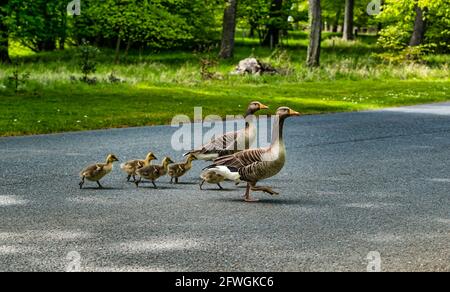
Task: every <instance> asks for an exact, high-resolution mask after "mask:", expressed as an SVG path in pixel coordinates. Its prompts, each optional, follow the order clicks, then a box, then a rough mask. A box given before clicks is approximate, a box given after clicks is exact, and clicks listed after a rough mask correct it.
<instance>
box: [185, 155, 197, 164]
mask: <svg viewBox="0 0 450 292" xmlns="http://www.w3.org/2000/svg"><path fill="white" fill-rule="evenodd" d="M194 160H197V157H195V155H194V154H189V155H188V157H187V158H186V161H187V162H189V163H190V162H192V161H194Z"/></svg>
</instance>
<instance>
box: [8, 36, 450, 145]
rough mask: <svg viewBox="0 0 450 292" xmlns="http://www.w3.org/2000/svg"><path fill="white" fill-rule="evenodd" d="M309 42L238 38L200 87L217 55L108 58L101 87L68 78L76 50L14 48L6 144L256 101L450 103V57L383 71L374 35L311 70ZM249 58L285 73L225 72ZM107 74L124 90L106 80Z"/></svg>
mask: <svg viewBox="0 0 450 292" xmlns="http://www.w3.org/2000/svg"><path fill="white" fill-rule="evenodd" d="M306 42H307V41H306V35H303V34H296V35H293V36H291V39H289V40H288V41H286V43H285V48H284V49H282V50H277V52H275V53H273V52H271V51H270V50H268V49H261V48H259V47H258V46H257V42H256V40H251V39H246V38H245V39H244V38H240V39H238V48H237V51H236V56H235V58H234V59H233V60H229V61H226V62H220V63H219V64H218V65H217V66H214V67H212V68H211V71H213V72H218V73H219V74H221V75H222V77H221V78H220V79H218V80H202V78H201V75H200V69H199V67H200V65H199V58H205V57H207V56H209V55H215V52H213V53H211V54H206V53H199V54H197V53H192V52H158V53H155V52H144V53H141V54H140V53H139V52H131V53H130V55H129V56H128V57H127V58H123V59H122V60H121V63H120V64H119V65H114V64H113V63H112V60H111V58H112V57H111V56H112V55H113V52H111V51H108V50H102V53H101V55H100V56H99V57H98V71H97V73H96V77H97V78H98V80H100V82H99V83H98V84H96V85H87V84H84V83H82V82H79V81H73V80H71V77H72V76H76V77H78V76H80V72H79V61H78V58H77V56H76V51H75V49H70V48H69V49H67V50H66V51H63V52H53V53H40V54H32V53H27V52H26V50H24V49H23V48H17V51H18V53H17V54H16V60H18V61H19V62H20V64H21V65H20V66H19V70H20V71H21V72H29V73H30V80H29V81H27V82H26V83H25V84H24V86H23V87H22V88H21V90H20V91H19V92H18V93H15V92H14V91H13V90H12V89H10V88H9V87H7V86H6V82H5V81H4V80H6V79H7V78H8V76H11V74H12V71H13V67H6V66H4V67H0V136H12V135H29V134H43V133H54V132H64V131H80V130H90V129H101V128H112V127H132V126H144V125H160V124H168V123H170V121H171V120H172V118H173V117H174V116H175V115H177V114H186V115H188V116H191V117H192V116H193V113H194V111H193V108H194V107H195V106H201V107H203V113H204V115H209V114H216V115H220V116H225V115H228V114H232V115H236V114H242V113H243V107H245V106H246V104H247V103H248V102H250V101H252V100H259V101H261V102H264V103H267V104H268V105H270V106H271V112H274V110H275V109H276V108H277V107H278V106H281V105H287V106H291V107H292V108H295V109H296V110H298V111H300V112H302V113H304V114H320V113H328V112H341V111H359V110H372V109H379V108H383V107H390V106H399V105H412V104H419V103H431V102H440V101H447V100H450V94H449V93H450V79H449V74H448V68H449V64H450V60H449V57H448V56H429V57H428V58H427V59H426V61H425V62H422V63H418V64H414V63H408V64H386V63H382V62H380V61H379V60H378V59H377V58H376V57H374V55H373V54H374V53H376V52H377V48H376V46H375V44H374V38H373V37H370V36H365V37H362V38H360V39H359V40H358V41H356V42H352V43H343V42H341V41H340V40H339V39H336V38H333V35H332V34H330V35H326V36H325V40H324V43H323V47H324V48H323V56H322V66H321V68H319V69H315V70H309V69H307V68H305V66H304V59H305V54H306V47H305V46H306ZM250 55H254V56H257V57H258V58H261V59H263V60H264V61H267V62H270V63H271V64H273V65H275V66H276V67H278V68H282V69H283V72H284V74H283V75H281V76H255V77H252V76H243V77H241V76H230V75H229V74H228V73H229V72H230V71H231V70H232V69H233V67H234V66H235V65H236V63H237V62H238V61H239V60H240V59H242V58H245V57H248V56H250ZM111 73H114V75H116V76H118V77H120V78H123V79H124V80H125V83H120V84H111V83H109V82H107V81H106V80H107V78H108V75H110V74H111ZM72 79H73V78H72ZM2 83H3V85H2Z"/></svg>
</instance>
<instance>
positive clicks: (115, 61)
mask: <svg viewBox="0 0 450 292" xmlns="http://www.w3.org/2000/svg"><path fill="white" fill-rule="evenodd" d="M120 43H121V39H120V34H119V36H118V37H117V42H116V56H115V57H114V64H119V58H120Z"/></svg>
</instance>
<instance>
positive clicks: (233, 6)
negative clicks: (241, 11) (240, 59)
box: [220, 0, 238, 59]
mask: <svg viewBox="0 0 450 292" xmlns="http://www.w3.org/2000/svg"><path fill="white" fill-rule="evenodd" d="M237 5H238V3H237V0H226V2H225V11H224V14H223V31H222V46H221V49H220V57H221V58H223V59H228V58H232V57H233V54H234V36H235V33H236V14H237Z"/></svg>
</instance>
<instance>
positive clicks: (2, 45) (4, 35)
mask: <svg viewBox="0 0 450 292" xmlns="http://www.w3.org/2000/svg"><path fill="white" fill-rule="evenodd" d="M4 14H5V13H4V12H3V11H2V10H0V63H3V64H10V63H11V58H10V57H9V33H8V27H7V26H6V24H5V23H4V22H3V20H4V19H5V17H6V15H4Z"/></svg>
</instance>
